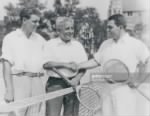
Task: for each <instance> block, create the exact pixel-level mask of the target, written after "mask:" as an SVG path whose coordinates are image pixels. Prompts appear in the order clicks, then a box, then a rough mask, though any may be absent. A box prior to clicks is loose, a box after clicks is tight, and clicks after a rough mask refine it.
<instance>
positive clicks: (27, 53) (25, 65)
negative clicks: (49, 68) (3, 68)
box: [2, 29, 45, 73]
mask: <svg viewBox="0 0 150 116" xmlns="http://www.w3.org/2000/svg"><path fill="white" fill-rule="evenodd" d="M44 44H45V40H44V38H42V37H41V36H40V35H39V34H37V33H33V34H32V35H31V37H30V38H27V37H26V36H25V34H24V32H23V31H22V30H21V29H17V30H16V31H13V32H11V33H9V34H8V35H6V36H5V38H4V40H3V47H2V58H4V59H6V60H8V61H9V62H10V63H11V64H12V73H16V71H18V70H19V71H29V72H41V71H42V63H43V62H42V61H43V59H42V58H43V55H42V54H43V48H44Z"/></svg>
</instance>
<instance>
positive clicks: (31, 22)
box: [25, 15, 40, 32]
mask: <svg viewBox="0 0 150 116" xmlns="http://www.w3.org/2000/svg"><path fill="white" fill-rule="evenodd" d="M39 20H40V17H39V16H37V15H31V16H30V18H29V19H27V20H26V21H25V27H26V30H27V31H28V32H34V31H36V29H37V27H38V26H39Z"/></svg>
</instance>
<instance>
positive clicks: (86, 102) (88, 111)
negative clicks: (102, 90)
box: [79, 86, 101, 116]
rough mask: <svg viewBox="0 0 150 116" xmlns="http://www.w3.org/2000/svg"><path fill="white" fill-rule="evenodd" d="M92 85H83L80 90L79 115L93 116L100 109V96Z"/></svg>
mask: <svg viewBox="0 0 150 116" xmlns="http://www.w3.org/2000/svg"><path fill="white" fill-rule="evenodd" d="M91 87H92V86H90V87H85V88H84V87H83V88H81V90H80V92H79V98H80V99H79V101H80V107H79V116H92V115H93V114H94V113H95V111H96V110H98V109H100V104H101V103H100V102H101V101H100V96H99V95H98V93H97V91H96V90H94V89H93V88H91Z"/></svg>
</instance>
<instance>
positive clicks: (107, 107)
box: [102, 84, 136, 116]
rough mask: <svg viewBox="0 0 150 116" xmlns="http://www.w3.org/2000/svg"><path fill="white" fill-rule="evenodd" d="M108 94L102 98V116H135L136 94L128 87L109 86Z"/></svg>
mask: <svg viewBox="0 0 150 116" xmlns="http://www.w3.org/2000/svg"><path fill="white" fill-rule="evenodd" d="M110 88H111V90H110V93H109V94H106V95H104V96H103V105H102V115H103V116H136V94H135V91H134V90H132V89H131V88H129V87H128V85H114V84H110Z"/></svg>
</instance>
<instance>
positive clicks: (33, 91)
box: [13, 76, 45, 116]
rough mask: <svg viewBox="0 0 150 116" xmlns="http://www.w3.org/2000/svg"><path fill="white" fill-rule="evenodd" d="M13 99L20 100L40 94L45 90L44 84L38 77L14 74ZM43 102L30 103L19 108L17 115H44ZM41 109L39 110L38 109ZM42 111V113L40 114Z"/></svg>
mask: <svg viewBox="0 0 150 116" xmlns="http://www.w3.org/2000/svg"><path fill="white" fill-rule="evenodd" d="M13 85H14V93H15V96H14V100H15V101H17V100H21V99H24V98H28V97H32V96H37V95H41V94H43V93H44V92H45V86H44V85H43V82H42V79H41V78H40V77H34V78H31V77H27V76H21V77H19V76H14V77H13ZM44 105H45V104H44V103H42V106H41V103H39V104H36V105H32V106H30V107H28V108H24V109H21V110H20V111H19V116H42V115H43V116H44V114H45V110H44ZM39 109H41V110H39ZM42 113H43V114H42Z"/></svg>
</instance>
